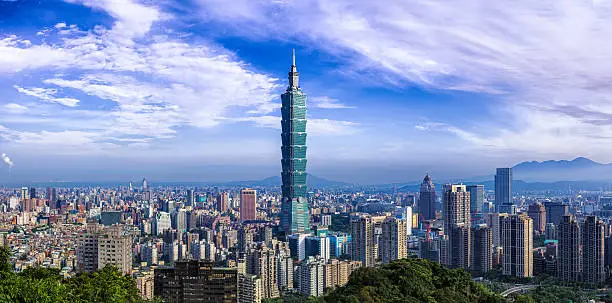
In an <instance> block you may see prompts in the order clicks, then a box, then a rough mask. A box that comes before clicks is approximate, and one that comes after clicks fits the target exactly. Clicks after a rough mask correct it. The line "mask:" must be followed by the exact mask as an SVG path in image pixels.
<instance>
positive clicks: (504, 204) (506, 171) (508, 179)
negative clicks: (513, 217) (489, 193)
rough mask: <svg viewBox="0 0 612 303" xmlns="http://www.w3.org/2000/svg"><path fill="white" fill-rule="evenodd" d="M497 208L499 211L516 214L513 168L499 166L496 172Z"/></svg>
mask: <svg viewBox="0 0 612 303" xmlns="http://www.w3.org/2000/svg"><path fill="white" fill-rule="evenodd" d="M495 208H496V209H497V212H500V213H509V214H514V213H515V212H516V209H515V206H514V204H513V203H512V168H498V169H497V172H496V174H495Z"/></svg>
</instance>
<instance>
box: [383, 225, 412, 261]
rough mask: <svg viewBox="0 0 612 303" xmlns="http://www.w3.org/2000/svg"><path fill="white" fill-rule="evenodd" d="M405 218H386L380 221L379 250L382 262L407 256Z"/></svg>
mask: <svg viewBox="0 0 612 303" xmlns="http://www.w3.org/2000/svg"><path fill="white" fill-rule="evenodd" d="M406 224H407V223H406V220H403V219H396V218H388V219H386V220H385V221H384V222H383V223H382V238H381V241H380V252H381V256H380V258H381V259H382V262H383V264H386V263H389V262H391V261H393V260H398V259H403V258H406V257H407V256H408V249H407V244H408V236H407V234H406Z"/></svg>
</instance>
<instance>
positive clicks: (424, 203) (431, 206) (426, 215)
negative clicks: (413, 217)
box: [419, 174, 436, 220]
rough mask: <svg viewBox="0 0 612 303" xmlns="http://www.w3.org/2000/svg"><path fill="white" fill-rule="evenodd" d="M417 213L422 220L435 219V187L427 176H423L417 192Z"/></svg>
mask: <svg viewBox="0 0 612 303" xmlns="http://www.w3.org/2000/svg"><path fill="white" fill-rule="evenodd" d="M419 213H420V214H421V216H422V217H423V220H433V219H435V218H436V187H435V186H434V184H433V181H431V177H430V176H429V174H427V175H425V178H424V179H423V183H421V189H420V190H419Z"/></svg>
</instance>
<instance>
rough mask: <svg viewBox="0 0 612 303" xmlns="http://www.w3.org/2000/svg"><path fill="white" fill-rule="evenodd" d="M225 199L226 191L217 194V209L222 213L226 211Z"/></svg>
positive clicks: (226, 198)
mask: <svg viewBox="0 0 612 303" xmlns="http://www.w3.org/2000/svg"><path fill="white" fill-rule="evenodd" d="M227 200H228V195H227V193H219V194H218V195H217V210H218V211H219V212H220V213H224V212H226V211H227Z"/></svg>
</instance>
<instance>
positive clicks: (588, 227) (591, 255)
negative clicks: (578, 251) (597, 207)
mask: <svg viewBox="0 0 612 303" xmlns="http://www.w3.org/2000/svg"><path fill="white" fill-rule="evenodd" d="M604 229H605V224H604V222H602V221H601V220H598V219H597V217H596V216H587V217H586V218H585V219H584V224H583V225H582V271H583V274H582V278H583V281H584V282H586V283H589V284H592V285H599V284H602V283H604V282H605V280H606V273H605V271H604V268H605V264H604V263H605V259H604V258H605V251H604V249H605V246H604V240H605V239H604Z"/></svg>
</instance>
